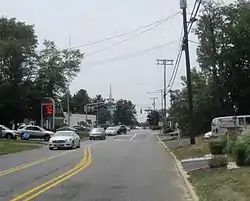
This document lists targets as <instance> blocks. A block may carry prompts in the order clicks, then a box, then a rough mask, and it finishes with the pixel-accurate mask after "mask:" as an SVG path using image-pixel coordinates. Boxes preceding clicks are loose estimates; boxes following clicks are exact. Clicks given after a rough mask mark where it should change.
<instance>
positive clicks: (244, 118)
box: [211, 115, 250, 137]
mask: <svg viewBox="0 0 250 201" xmlns="http://www.w3.org/2000/svg"><path fill="white" fill-rule="evenodd" d="M248 127H249V128H250V115H239V116H226V117H216V118H214V119H213V120H212V123H211V131H212V136H214V137H217V136H219V135H220V134H221V133H225V132H226V131H228V130H229V129H230V128H231V129H232V128H240V129H246V128H248Z"/></svg>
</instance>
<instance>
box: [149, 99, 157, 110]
mask: <svg viewBox="0 0 250 201" xmlns="http://www.w3.org/2000/svg"><path fill="white" fill-rule="evenodd" d="M150 99H152V100H153V109H154V110H155V100H156V99H158V97H152V98H150Z"/></svg>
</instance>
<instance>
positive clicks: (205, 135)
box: [203, 131, 213, 139]
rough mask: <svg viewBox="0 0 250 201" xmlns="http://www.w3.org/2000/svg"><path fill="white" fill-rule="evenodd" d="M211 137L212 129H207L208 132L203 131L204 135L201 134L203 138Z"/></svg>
mask: <svg viewBox="0 0 250 201" xmlns="http://www.w3.org/2000/svg"><path fill="white" fill-rule="evenodd" d="M212 137H213V135H212V131H209V132H207V133H205V134H204V136H203V138H204V139H209V138H212Z"/></svg>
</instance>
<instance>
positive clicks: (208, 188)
mask: <svg viewBox="0 0 250 201" xmlns="http://www.w3.org/2000/svg"><path fill="white" fill-rule="evenodd" d="M249 178H250V168H249V167H241V168H240V169H234V170H226V169H217V170H213V171H212V170H209V171H205V170H197V171H193V172H191V173H190V178H189V180H190V181H191V183H192V184H193V186H194V187H195V189H196V192H197V194H198V196H199V198H200V200H202V201H247V200H250V191H249V188H250V179H249Z"/></svg>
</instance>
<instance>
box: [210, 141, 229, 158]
mask: <svg viewBox="0 0 250 201" xmlns="http://www.w3.org/2000/svg"><path fill="white" fill-rule="evenodd" d="M224 147H225V145H224V141H222V140H211V141H210V142H209V150H210V153H211V154H212V155H220V154H223V151H224Z"/></svg>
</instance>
